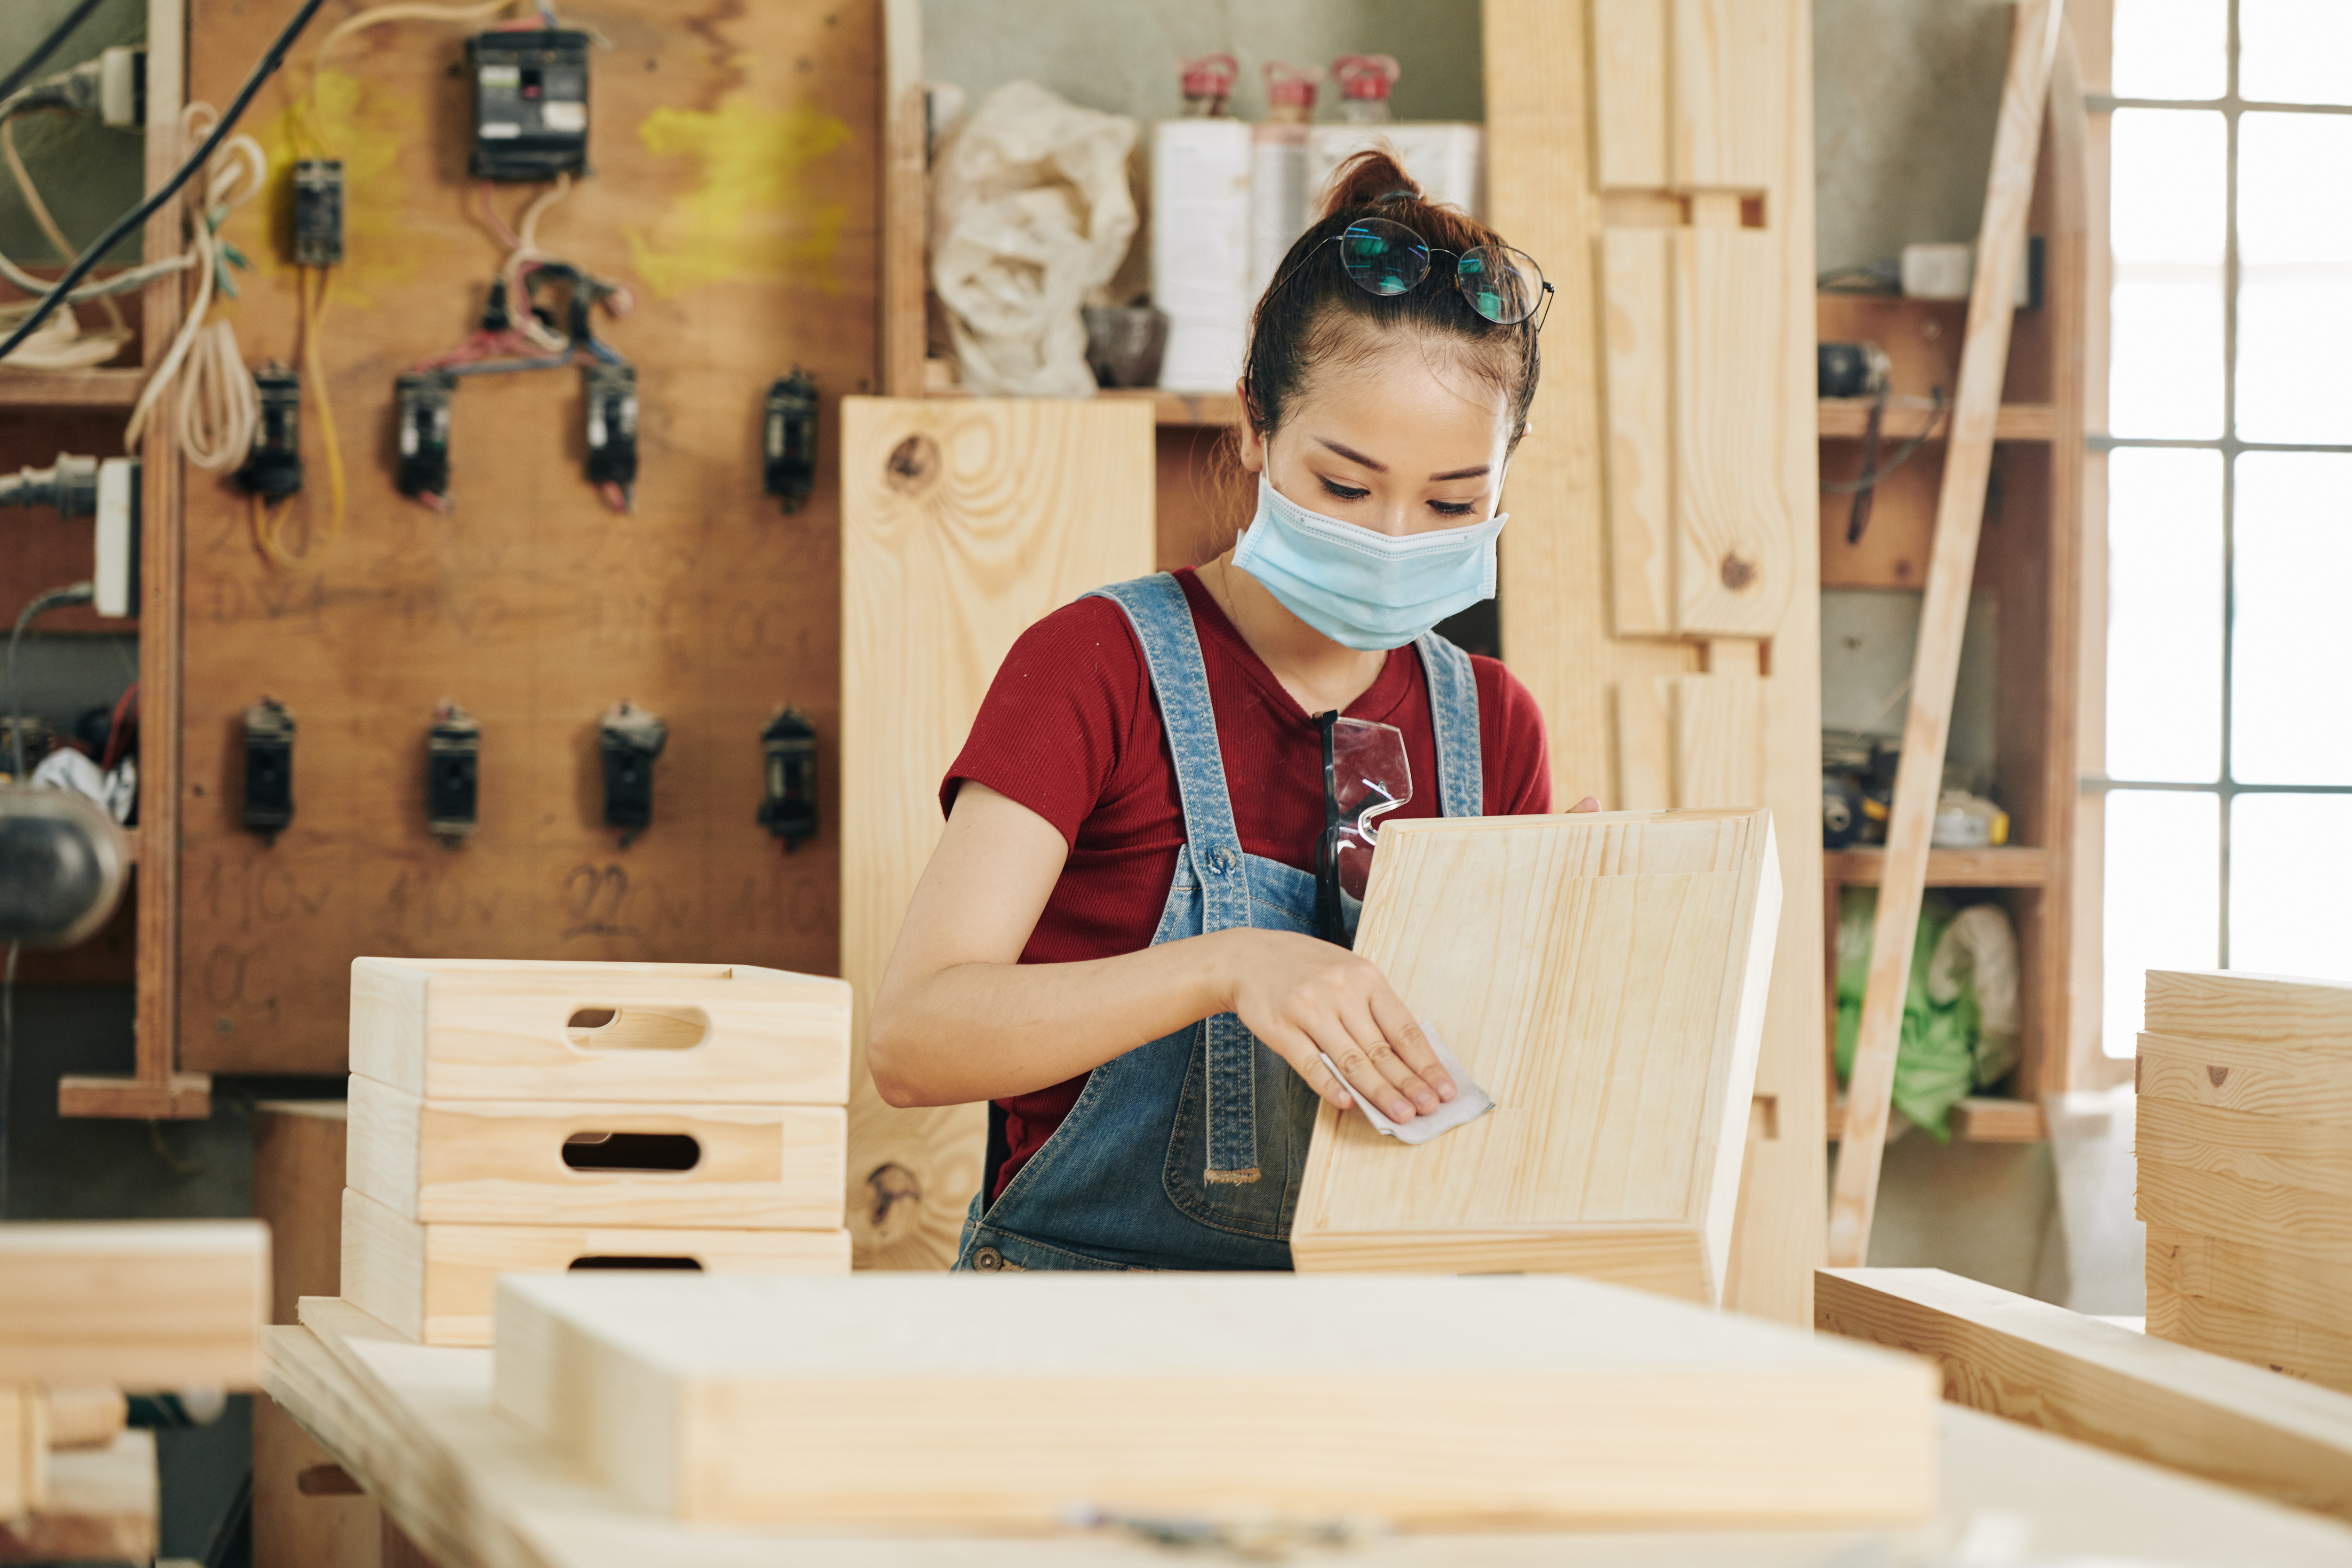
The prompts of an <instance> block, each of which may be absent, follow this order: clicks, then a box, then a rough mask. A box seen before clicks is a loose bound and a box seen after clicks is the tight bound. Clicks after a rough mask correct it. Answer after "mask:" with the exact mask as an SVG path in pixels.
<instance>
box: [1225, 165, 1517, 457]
mask: <svg viewBox="0 0 2352 1568" xmlns="http://www.w3.org/2000/svg"><path fill="white" fill-rule="evenodd" d="M1371 217H1379V218H1387V219H1389V220H1390V221H1391V222H1393V223H1399V224H1402V225H1404V226H1405V227H1406V228H1409V229H1411V230H1412V231H1413V232H1414V233H1416V234H1418V235H1421V237H1422V238H1423V240H1424V241H1426V242H1427V243H1428V245H1429V246H1430V249H1431V251H1432V252H1433V255H1432V256H1431V258H1430V259H1431V267H1430V269H1429V276H1428V277H1424V278H1423V279H1422V280H1421V282H1420V283H1419V284H1417V285H1415V286H1414V287H1412V288H1410V289H1408V290H1406V291H1405V292H1404V293H1402V294H1396V295H1379V294H1374V293H1372V292H1370V290H1369V289H1365V288H1362V287H1359V286H1358V285H1357V284H1356V283H1355V282H1354V281H1353V280H1351V279H1350V278H1349V277H1348V274H1347V270H1346V268H1345V267H1343V266H1342V265H1341V260H1340V255H1339V246H1336V245H1333V244H1331V243H1330V242H1331V241H1332V240H1334V239H1337V238H1338V237H1339V235H1342V234H1344V233H1346V232H1347V228H1348V225H1350V224H1352V223H1355V222H1356V221H1358V220H1359V219H1361V218H1371ZM1503 243H1504V242H1503V239H1502V236H1500V235H1497V234H1496V233H1495V231H1494V230H1492V229H1490V228H1488V227H1487V226H1486V225H1484V224H1482V223H1480V222H1478V221H1477V220H1476V219H1475V218H1473V217H1471V216H1470V215H1469V214H1466V213H1465V212H1463V211H1462V210H1461V209H1459V208H1458V207H1451V206H1446V205H1444V204H1439V203H1435V202H1431V201H1428V200H1425V199H1424V198H1423V194H1422V189H1421V187H1420V186H1419V185H1417V184H1415V183H1413V181H1412V177H1411V176H1410V175H1408V174H1407V173H1406V172H1404V169H1403V168H1402V165H1400V164H1399V163H1398V162H1397V160H1396V156H1395V154H1394V153H1392V152H1388V151H1386V150H1384V149H1380V148H1374V149H1370V150H1368V151H1366V152H1359V153H1357V154H1356V155H1355V156H1353V157H1352V158H1349V160H1348V161H1347V162H1344V163H1342V164H1340V165H1339V169H1338V170H1337V171H1336V172H1334V173H1333V174H1332V176H1331V183H1330V185H1329V187H1328V195H1326V197H1325V198H1324V203H1323V215H1322V216H1321V217H1319V218H1318V219H1317V220H1316V221H1315V223H1314V224H1313V225H1311V226H1310V227H1309V228H1308V229H1307V232H1306V233H1305V234H1303V235H1299V236H1298V243H1297V244H1296V245H1294V246H1291V247H1290V254H1289V255H1287V256H1284V257H1283V258H1282V265H1281V266H1280V267H1277V268H1276V270H1275V274H1274V281H1273V282H1272V283H1271V284H1270V285H1268V287H1267V288H1266V291H1265V297H1264V298H1261V299H1259V300H1258V302H1257V309H1256V310H1255V312H1254V313H1253V314H1252V316H1251V319H1250V340H1249V353H1248V357H1247V358H1246V360H1245V361H1244V364H1243V370H1242V392H1243V400H1244V407H1243V413H1244V417H1245V418H1247V419H1248V420H1249V422H1250V424H1251V426H1252V427H1253V428H1255V430H1256V431H1257V432H1258V433H1259V434H1261V435H1269V436H1270V435H1272V434H1274V433H1275V432H1276V431H1277V430H1279V429H1281V428H1282V424H1283V421H1284V420H1285V419H1286V417H1287V416H1288V414H1289V412H1290V409H1291V407H1292V406H1293V405H1294V404H1295V403H1296V402H1297V400H1298V398H1299V396H1300V394H1301V393H1302V392H1304V391H1305V390H1306V388H1307V384H1308V383H1309V382H1310V381H1311V380H1312V379H1313V377H1314V376H1315V374H1316V373H1317V372H1318V371H1322V370H1325V369H1327V368H1329V367H1332V366H1347V365H1351V364H1360V363H1362V362H1363V361H1367V360H1370V358H1371V357H1372V356H1373V355H1375V354H1377V353H1379V352H1380V351H1381V350H1383V349H1385V348H1386V347H1388V346H1389V344H1390V342H1391V340H1392V336H1393V335H1394V334H1397V333H1404V334H1408V335H1411V336H1413V337H1417V338H1420V339H1422V340H1423V341H1424V342H1427V343H1430V344H1432V345H1434V346H1441V347H1444V348H1448V349H1451V350H1454V353H1455V356H1456V360H1455V362H1457V363H1459V364H1460V365H1461V366H1462V367H1463V368H1464V369H1465V370H1468V371H1471V373H1473V374H1474V375H1475V376H1476V377H1478V379H1480V380H1481V381H1483V382H1486V383H1487V384H1488V385H1490V386H1492V387H1494V388H1495V389H1496V390H1497V391H1499V392H1502V394H1503V402H1504V407H1505V410H1506V412H1507V415H1508V418H1509V420H1510V432H1511V434H1510V438H1509V439H1510V444H1511V445H1513V446H1517V444H1518V439H1519V432H1520V431H1521V430H1522V429H1523V428H1525V426H1526V424H1527V421H1528V405H1529V404H1530V403H1531V402H1534V400H1535V395H1536V375H1537V371H1538V364H1537V358H1536V324H1535V319H1534V318H1529V319H1528V320H1525V321H1521V322H1517V323H1516V324H1514V325H1512V326H1508V327H1504V326H1498V325H1496V323H1495V322H1492V321H1489V320H1487V319H1486V318H1485V317H1484V316H1481V315H1479V314H1478V313H1477V312H1476V311H1475V310H1473V309H1472V308H1470V302H1469V300H1467V299H1465V298H1463V296H1462V291H1461V290H1460V289H1458V288H1456V287H1454V265H1453V264H1454V257H1457V256H1461V255H1462V254H1463V253H1465V252H1466V251H1469V250H1473V249H1475V248H1476V247H1477V246H1482V245H1501V244H1503ZM1446 251H1450V252H1452V253H1453V255H1452V256H1445V255H1440V254H1434V253H1439V252H1446Z"/></svg>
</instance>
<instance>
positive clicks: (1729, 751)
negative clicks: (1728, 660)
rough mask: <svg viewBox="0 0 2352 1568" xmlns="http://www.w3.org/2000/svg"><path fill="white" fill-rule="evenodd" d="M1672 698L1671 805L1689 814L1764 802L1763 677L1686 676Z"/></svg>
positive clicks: (1733, 674)
mask: <svg viewBox="0 0 2352 1568" xmlns="http://www.w3.org/2000/svg"><path fill="white" fill-rule="evenodd" d="M1674 693H1675V701H1674V713H1675V753H1674V754H1675V771H1674V785H1675V798H1674V804H1675V806H1676V807H1678V808H1680V809H1681V810H1686V811H1692V810H1709V809H1712V808H1717V807H1727V808H1736V807H1739V806H1744V805H1746V804H1747V803H1748V802H1749V801H1751V800H1761V799H1763V796H1764V779H1765V766H1764V727H1765V714H1764V677H1762V676H1760V675H1756V674H1738V673H1737V672H1733V671H1725V672H1723V673H1720V674H1704V675H1684V676H1682V677H1680V678H1679V679H1677V680H1676V681H1675V685H1674Z"/></svg>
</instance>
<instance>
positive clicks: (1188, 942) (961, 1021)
mask: <svg viewBox="0 0 2352 1568" xmlns="http://www.w3.org/2000/svg"><path fill="white" fill-rule="evenodd" d="M1233 935H1236V934H1234V933H1226V934H1221V935H1219V936H1192V937H1186V938H1184V939H1182V940H1181V941H1175V942H1163V943H1160V944H1159V945H1158V946H1151V947H1146V948H1144V949H1142V950H1141V951H1139V952H1134V953H1122V954H1120V955H1118V956H1117V957H1112V958H1094V959H1088V960H1087V961H1085V962H1082V963H1076V964H996V963H965V964H954V965H950V966H948V967H943V968H940V969H936V970H933V971H931V972H929V973H928V974H923V975H919V976H914V977H905V978H901V977H898V976H895V975H886V976H885V977H884V979H883V984H882V988H881V994H880V995H878V996H877V998H875V1002H874V1012H873V1017H872V1018H871V1019H869V1020H868V1023H867V1026H866V1064H867V1067H868V1069H869V1070H870V1071H872V1073H873V1075H874V1082H875V1086H876V1087H877V1088H878V1089H879V1090H880V1091H881V1092H882V1097H883V1098H884V1099H885V1100H887V1101H888V1102H889V1103H891V1104H893V1105H956V1104H962V1103H967V1102H970V1101H974V1100H999V1099H1003V1098H1004V1097H1005V1096H1007V1095H1011V1094H1025V1093H1028V1092H1031V1091H1032V1090H1037V1089H1044V1088H1046V1087H1049V1086H1050V1085H1053V1084H1055V1083H1059V1082H1063V1081H1065V1080H1066V1079H1070V1078H1075V1077H1076V1076H1077V1075H1078V1074H1079V1073H1081V1072H1086V1071H1090V1070H1091V1069H1094V1068H1097V1067H1099V1066H1101V1065H1102V1064H1103V1063H1104V1062H1106V1061H1109V1060H1111V1059H1112V1058H1113V1057H1115V1056H1121V1055H1124V1054H1126V1053H1127V1052H1128V1051H1132V1050H1134V1049H1135V1048H1136V1047H1137V1046H1139V1045H1142V1044H1144V1043H1145V1042H1147V1041H1149V1040H1157V1039H1159V1038H1160V1036H1162V1035H1165V1034H1171V1033H1173V1032H1174V1031H1175V1030H1179V1029H1181V1028H1183V1027H1184V1026H1185V1025H1186V1024H1189V1023H1192V1022H1194V1021H1196V1020H1198V1019H1203V1018H1206V1017H1208V1016H1209V1015H1210V1014H1212V1013H1214V1012H1218V1011H1221V1010H1223V1009H1225V1008H1226V1007H1228V1006H1229V1005H1230V1002H1229V1000H1228V999H1227V993H1228V992H1229V990H1230V985H1229V983H1228V982H1227V981H1226V980H1225V978H1224V977H1223V973H1222V965H1221V958H1222V957H1223V952H1224V948H1225V947H1226V946H1228V945H1229V943H1228V941H1227V940H1226V938H1227V937H1229V936H1233Z"/></svg>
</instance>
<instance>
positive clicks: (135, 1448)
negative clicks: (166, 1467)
mask: <svg viewBox="0 0 2352 1568" xmlns="http://www.w3.org/2000/svg"><path fill="white" fill-rule="evenodd" d="M49 1467H50V1468H49V1479H48V1499H47V1504H46V1505H45V1506H44V1507H42V1508H40V1509H39V1510H37V1511H34V1512H32V1513H30V1514H25V1513H18V1512H16V1511H11V1510H6V1509H0V1563H147V1562H152V1561H153V1559H154V1556H155V1542H156V1520H157V1517H158V1513H159V1511H160V1507H161V1501H160V1497H161V1494H160V1492H159V1490H158V1489H157V1486H156V1480H155V1434H154V1433H152V1432H149V1431H144V1430H132V1431H128V1432H123V1433H121V1434H119V1435H117V1437H115V1439H114V1441H113V1442H112V1443H110V1444H109V1445H108V1446H107V1447H105V1448H90V1449H84V1450H79V1451H75V1452H70V1453H62V1454H57V1455H53V1456H52V1457H51V1458H50V1460H49Z"/></svg>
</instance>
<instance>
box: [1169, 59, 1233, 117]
mask: <svg viewBox="0 0 2352 1568" xmlns="http://www.w3.org/2000/svg"><path fill="white" fill-rule="evenodd" d="M1176 69H1177V72H1178V74H1179V76H1180V78H1181V81H1182V84H1183V89H1184V118H1185V119H1187V120H1223V119H1224V118H1225V100H1226V99H1229V98H1231V97H1232V96H1233V93H1234V81H1235V80H1237V79H1238V78H1240V76H1241V74H1242V68H1241V66H1240V65H1239V64H1238V63H1237V62H1236V61H1235V60H1234V57H1233V56H1231V55H1200V56H1196V57H1193V58H1192V59H1189V60H1179V61H1178V62H1177V63H1176Z"/></svg>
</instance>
